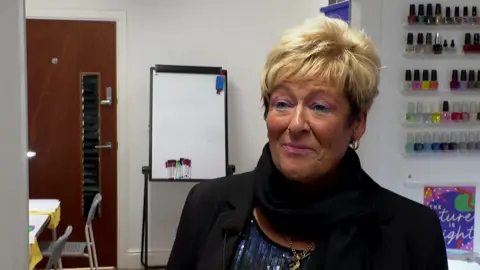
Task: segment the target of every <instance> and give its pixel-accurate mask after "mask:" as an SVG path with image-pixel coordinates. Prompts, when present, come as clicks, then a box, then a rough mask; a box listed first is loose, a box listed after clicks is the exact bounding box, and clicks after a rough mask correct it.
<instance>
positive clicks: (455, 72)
mask: <svg viewBox="0 0 480 270" xmlns="http://www.w3.org/2000/svg"><path fill="white" fill-rule="evenodd" d="M458 88H460V82H459V81H458V70H456V69H454V70H453V71H452V80H451V81H450V90H458Z"/></svg>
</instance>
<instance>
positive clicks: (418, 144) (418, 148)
mask: <svg viewBox="0 0 480 270" xmlns="http://www.w3.org/2000/svg"><path fill="white" fill-rule="evenodd" d="M423 146H424V145H423V138H422V134H421V133H420V132H417V133H415V143H414V144H413V150H414V151H415V152H422V151H423Z"/></svg>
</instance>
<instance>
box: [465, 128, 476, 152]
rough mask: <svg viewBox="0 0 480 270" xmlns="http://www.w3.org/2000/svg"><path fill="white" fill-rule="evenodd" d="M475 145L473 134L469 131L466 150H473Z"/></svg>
mask: <svg viewBox="0 0 480 270" xmlns="http://www.w3.org/2000/svg"><path fill="white" fill-rule="evenodd" d="M475 143H476V138H475V132H473V131H471V132H469V133H468V139H467V150H475Z"/></svg>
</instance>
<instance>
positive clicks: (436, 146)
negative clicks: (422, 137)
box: [432, 132, 442, 151]
mask: <svg viewBox="0 0 480 270" xmlns="http://www.w3.org/2000/svg"><path fill="white" fill-rule="evenodd" d="M441 145H442V136H441V134H440V133H438V132H435V133H434V134H433V140H432V151H440V150H441Z"/></svg>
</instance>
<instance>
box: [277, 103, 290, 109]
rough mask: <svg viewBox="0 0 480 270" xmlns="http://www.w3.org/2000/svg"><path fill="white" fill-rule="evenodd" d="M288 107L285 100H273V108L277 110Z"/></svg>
mask: <svg viewBox="0 0 480 270" xmlns="http://www.w3.org/2000/svg"><path fill="white" fill-rule="evenodd" d="M289 107H290V104H288V102H286V101H277V102H275V109H277V110H284V109H287V108H289Z"/></svg>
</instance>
